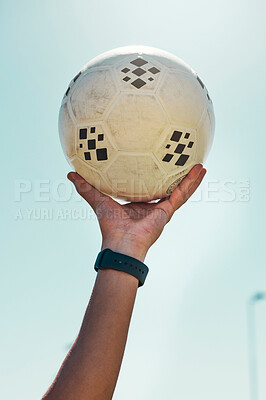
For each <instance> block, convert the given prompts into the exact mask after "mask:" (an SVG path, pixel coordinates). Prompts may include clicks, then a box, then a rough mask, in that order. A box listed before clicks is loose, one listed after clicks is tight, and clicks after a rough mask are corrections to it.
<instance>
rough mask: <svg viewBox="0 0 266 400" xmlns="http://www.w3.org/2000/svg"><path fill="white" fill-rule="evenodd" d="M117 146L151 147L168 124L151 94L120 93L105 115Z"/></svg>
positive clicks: (143, 150) (124, 147)
mask: <svg viewBox="0 0 266 400" xmlns="http://www.w3.org/2000/svg"><path fill="white" fill-rule="evenodd" d="M106 123H107V125H108V127H109V130H110V133H111V135H112V138H113V139H114V141H115V143H116V145H117V147H118V149H120V150H124V151H140V152H146V151H150V150H151V149H152V148H153V144H154V143H155V142H156V141H157V140H159V138H160V135H161V133H162V132H163V130H164V129H165V127H166V126H167V125H168V121H167V118H166V115H165V113H164V111H163V108H162V107H161V105H160V104H159V103H158V102H157V100H156V98H155V97H154V96H153V95H140V96H139V95H136V94H131V93H124V94H122V95H121V96H120V97H119V99H118V100H117V101H116V103H115V104H114V106H113V108H112V109H111V111H110V113H109V115H108V116H107V118H106Z"/></svg>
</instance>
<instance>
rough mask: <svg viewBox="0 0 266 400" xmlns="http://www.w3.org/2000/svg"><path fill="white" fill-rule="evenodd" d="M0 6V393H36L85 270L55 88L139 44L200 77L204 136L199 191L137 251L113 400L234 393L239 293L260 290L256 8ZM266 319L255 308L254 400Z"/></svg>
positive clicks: (64, 338)
mask: <svg viewBox="0 0 266 400" xmlns="http://www.w3.org/2000/svg"><path fill="white" fill-rule="evenodd" d="M0 11H1V24H0V30H1V38H2V39H1V54H2V61H1V65H0V69H1V76H2V85H1V86H2V89H1V110H2V124H3V125H2V135H1V140H2V156H1V161H2V196H1V201H2V203H1V220H2V224H1V228H2V229H1V242H2V251H1V276H2V287H1V292H0V296H1V299H0V300H1V301H0V304H1V306H0V307H1V321H2V329H1V337H2V340H1V371H0V374H1V377H2V381H3V383H2V385H1V388H0V396H1V398H4V399H6V400H13V399H17V398H20V399H21V400H31V399H32V400H33V399H36V398H40V397H41V396H42V394H43V393H44V391H45V390H46V389H47V387H48V385H49V384H50V382H51V380H52V379H53V377H54V375H55V373H56V372H57V370H58V368H59V366H60V364H61V362H62V360H63V358H64V356H65V354H66V351H67V347H68V345H69V344H70V343H71V342H72V341H73V340H74V338H75V335H76V334H77V332H78V329H79V326H80V323H81V320H82V316H83V313H84V311H85V307H86V304H87V302H88V299H89V296H90V292H91V289H92V286H93V282H94V279H95V272H94V270H93V268H92V267H93V263H94V260H95V257H96V255H97V253H98V251H99V249H100V232H99V229H98V226H97V222H96V220H95V218H94V217H93V215H92V214H91V212H90V211H89V209H88V208H87V207H86V206H85V203H83V202H82V201H81V200H80V199H79V198H78V197H77V196H76V195H75V193H74V191H73V188H72V187H71V185H70V183H69V182H67V181H66V178H65V177H66V174H67V172H68V171H69V166H68V164H67V162H66V160H65V158H64V155H63V152H62V150H61V147H60V143H59V138H58V132H57V118H58V111H59V107H60V102H61V98H62V96H63V93H64V92H65V90H66V88H67V85H68V83H69V81H70V80H71V79H72V78H73V76H75V74H76V73H77V72H78V71H79V70H80V68H81V67H82V66H83V65H84V64H85V63H86V62H87V61H88V60H90V59H91V58H92V57H94V56H96V55H98V54H99V53H102V52H104V51H106V50H109V49H112V48H115V47H120V46H124V45H130V44H143V45H148V46H154V47H158V48H162V49H164V50H167V51H170V52H172V53H174V54H176V55H177V56H179V57H180V58H182V59H184V61H186V62H187V63H188V64H190V65H191V66H192V68H193V69H195V70H196V71H197V72H198V74H199V76H200V77H201V78H202V80H203V81H204V83H205V84H206V86H207V88H208V90H209V92H210V95H211V97H212V99H213V103H214V107H215V114H216V132H215V135H216V136H215V141H214V145H213V148H212V151H211V153H210V156H209V158H208V160H207V162H206V167H207V169H208V174H207V176H206V178H205V182H204V184H203V185H202V187H201V189H200V191H199V192H198V193H197V194H195V196H194V197H193V198H192V199H191V201H190V202H188V203H187V204H186V205H185V206H184V207H183V208H182V209H181V210H179V212H177V214H176V215H175V217H174V218H173V219H172V221H171V223H170V224H169V225H168V226H167V227H166V229H165V231H164V233H163V235H162V237H161V238H160V239H159V241H158V242H157V243H156V244H155V245H154V246H153V248H152V249H151V250H150V252H149V254H148V257H147V259H146V263H147V264H148V265H149V267H150V274H149V277H148V279H147V283H146V284H145V286H144V287H143V288H142V289H140V290H139V292H138V297H137V301H136V307H135V310H134V314H133V319H132V323H131V329H130V334H129V340H128V345H127V350H126V355H125V359H124V362H123V366H122V370H121V375H120V378H119V381H118V386H117V389H116V392H115V396H114V399H116V400H122V399H125V398H126V399H127V400H133V399H134V400H135V399H136V398H138V399H152V400H157V399H158V400H159V399H161V398H166V399H169V400H172V399H182V400H192V399H197V400H201V399H202V400H212V399H213V398H215V399H216V400H224V399H225V398H226V399H227V400H231V399H232V400H235V399H241V400H247V399H248V398H249V393H248V364H247V332H246V302H247V299H248V298H249V297H250V295H251V294H253V293H254V292H256V291H260V290H262V291H266V272H265V255H264V236H265V234H264V220H265V217H264V214H265V205H264V202H265V200H264V198H265V194H266V192H265V185H264V182H263V178H264V171H265V167H264V163H263V160H264V154H265V153H264V149H265V146H266V139H265V124H266V113H265V61H266V60H265V50H266V49H265V47H266V45H265V33H266V32H265V21H264V15H265V11H266V7H265V3H264V2H262V1H260V0H259V1H254V2H250V1H246V0H244V1H243V0H242V1H229V0H224V1H209V0H205V1H202V2H197V1H196V0H188V1H186V2H173V1H170V0H165V1H164V2H151V1H149V0H148V1H146V2H144V3H143V2H141V1H139V0H136V1H134V2H124V1H120V0H116V1H112V2H108V1H107V0H104V1H94V0H93V1H90V2H86V1H82V0H76V1H73V0H64V1H63V0H57V1H51V0H47V1H45V2H34V1H31V0H29V1H27V2H19V1H8V2H7V1H5V2H2V3H1V5H0ZM18 185H24V188H25V193H23V194H21V196H19V194H18V189H17V188H18ZM69 210H70V211H69ZM73 210H74V211H73ZM66 211H68V212H71V213H72V214H70V216H68V217H67V216H66ZM78 213H79V214H78ZM86 213H87V214H86ZM77 215H78V216H79V217H78V218H76V216H77ZM83 217H84V218H83ZM162 270H163V271H162ZM265 317H266V301H261V302H260V303H258V304H257V305H256V321H257V341H258V364H259V386H260V388H259V390H260V395H261V398H264V397H265V396H266V385H265V379H264V382H263V379H262V377H263V376H265V373H266V344H265V337H266V318H265ZM132 376H135V377H136V379H138V376H140V377H141V379H140V381H141V382H142V383H141V384H138V385H136V383H135V382H136V379H132Z"/></svg>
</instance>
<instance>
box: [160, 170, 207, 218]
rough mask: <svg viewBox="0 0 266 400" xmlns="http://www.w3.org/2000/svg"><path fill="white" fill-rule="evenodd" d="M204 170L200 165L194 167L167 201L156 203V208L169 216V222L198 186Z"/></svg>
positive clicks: (204, 172)
mask: <svg viewBox="0 0 266 400" xmlns="http://www.w3.org/2000/svg"><path fill="white" fill-rule="evenodd" d="M206 172H207V171H206V169H205V168H203V166H202V165H201V164H197V165H195V166H194V167H193V168H192V170H191V171H190V172H189V174H188V175H187V176H186V177H185V178H184V179H183V180H182V182H181V183H180V184H179V185H178V186H177V187H176V188H175V190H174V191H173V193H172V194H171V196H170V198H169V200H165V201H162V203H160V202H159V203H158V208H161V209H163V210H164V211H165V212H166V213H167V214H168V216H169V221H170V219H171V218H172V216H173V214H174V212H175V211H176V210H177V209H178V208H180V207H181V206H182V205H183V204H184V203H185V202H186V201H187V200H188V199H189V198H190V196H192V194H193V193H194V192H195V190H196V189H197V188H198V186H199V185H200V183H201V181H202V179H203V177H204V175H205V174H206Z"/></svg>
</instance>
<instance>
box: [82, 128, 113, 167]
mask: <svg viewBox="0 0 266 400" xmlns="http://www.w3.org/2000/svg"><path fill="white" fill-rule="evenodd" d="M115 152H116V149H115V147H114V146H113V145H112V144H111V142H110V140H109V137H108V135H107V133H106V131H105V130H104V128H103V126H102V125H101V124H97V123H91V124H84V125H80V126H79V127H78V128H77V131H76V154H77V156H78V157H79V158H80V159H81V160H82V161H84V162H85V163H86V164H87V165H88V166H90V167H93V168H95V169H101V170H102V169H104V168H105V167H106V165H107V164H108V163H109V162H110V160H111V159H112V157H113V156H114V154H115Z"/></svg>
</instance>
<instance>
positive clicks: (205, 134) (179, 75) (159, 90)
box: [59, 46, 214, 201]
mask: <svg viewBox="0 0 266 400" xmlns="http://www.w3.org/2000/svg"><path fill="white" fill-rule="evenodd" d="M59 132H60V139H61V143H62V147H63V150H64V153H65V155H66V158H67V160H68V161H69V163H70V165H71V166H72V167H74V169H75V170H76V171H77V172H78V173H79V174H80V175H81V176H82V177H83V178H84V179H86V180H87V181H88V182H89V183H90V184H91V185H93V186H94V187H95V188H97V189H98V190H100V191H101V192H103V193H106V194H108V195H111V196H113V197H116V198H120V199H124V200H127V201H150V200H154V199H159V198H163V197H166V196H168V195H170V194H171V192H172V191H173V190H174V188H175V187H176V186H177V185H178V183H179V182H180V181H181V180H182V178H183V177H184V176H186V175H187V174H188V172H189V171H190V169H191V168H192V167H193V166H194V165H195V164H197V163H202V162H204V161H205V159H206V156H207V154H208V152H209V149H210V146H211V143H212V140H213V134H214V112H213V105H212V101H211V99H210V96H209V94H208V91H207V89H206V87H205V85H204V84H203V82H202V81H201V79H200V78H199V77H198V75H197V74H196V73H195V72H194V71H193V70H192V69H191V68H190V67H189V66H188V65H187V64H185V63H184V62H183V61H182V60H180V59H179V58H177V57H176V56H174V55H172V54H170V53H167V52H165V51H162V50H158V49H155V48H150V47H146V46H129V47H122V48H118V49H115V50H111V51H108V52H106V53H104V54H102V55H100V56H98V57H96V58H94V59H93V60H91V61H90V62H89V63H88V64H87V65H86V66H84V67H83V68H82V70H81V71H80V72H79V73H78V74H77V75H76V76H75V77H74V79H72V81H71V82H70V85H69V87H68V89H67V91H66V93H65V95H64V97H63V100H62V104H61V108H60V112H59Z"/></svg>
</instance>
